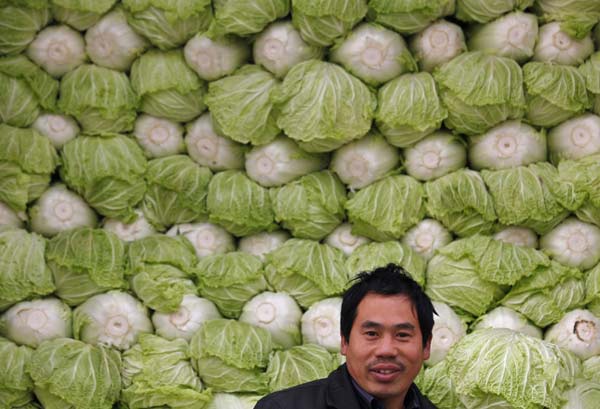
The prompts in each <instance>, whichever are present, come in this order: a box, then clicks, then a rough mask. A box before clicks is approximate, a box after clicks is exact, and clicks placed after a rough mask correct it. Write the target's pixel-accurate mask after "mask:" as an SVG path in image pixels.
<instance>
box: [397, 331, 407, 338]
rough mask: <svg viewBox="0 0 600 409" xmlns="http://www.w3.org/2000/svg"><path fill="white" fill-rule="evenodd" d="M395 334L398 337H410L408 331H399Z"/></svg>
mask: <svg viewBox="0 0 600 409" xmlns="http://www.w3.org/2000/svg"><path fill="white" fill-rule="evenodd" d="M396 336H397V337H398V338H408V337H410V334H409V333H408V332H399V333H397V334H396Z"/></svg>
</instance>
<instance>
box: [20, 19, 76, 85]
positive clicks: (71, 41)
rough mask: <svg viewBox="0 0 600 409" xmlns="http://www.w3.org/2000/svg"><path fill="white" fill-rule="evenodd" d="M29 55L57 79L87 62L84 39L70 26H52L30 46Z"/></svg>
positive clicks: (44, 30) (43, 31)
mask: <svg viewBox="0 0 600 409" xmlns="http://www.w3.org/2000/svg"><path fill="white" fill-rule="evenodd" d="M27 55H28V56H29V58H31V60H33V61H34V62H35V63H36V64H37V65H39V66H41V67H42V68H43V69H44V70H46V71H47V72H48V74H50V75H52V76H53V77H55V78H59V77H62V76H63V75H64V74H66V73H67V72H69V71H71V70H73V69H74V68H76V67H78V66H79V65H81V64H83V62H84V61H85V44H84V41H83V37H82V36H81V34H79V33H78V32H77V31H75V30H73V29H72V28H70V27H68V26H64V25H61V26H50V27H46V28H45V29H43V30H42V31H40V32H39V33H38V35H37V37H36V38H35V40H33V41H32V42H31V44H29V48H28V49H27Z"/></svg>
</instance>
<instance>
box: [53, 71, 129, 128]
mask: <svg viewBox="0 0 600 409" xmlns="http://www.w3.org/2000/svg"><path fill="white" fill-rule="evenodd" d="M137 107H138V98H137V97H136V95H135V93H134V92H133V89H132V83H130V82H129V78H128V77H127V76H126V75H125V73H122V72H119V71H114V70H111V69H109V68H104V67H99V66H97V65H92V64H83V65H80V66H79V67H77V68H76V69H74V70H73V71H70V72H68V73H67V74H66V75H65V76H64V77H63V78H62V81H61V83H60V98H59V100H58V108H59V109H60V110H61V111H62V112H64V113H66V114H69V115H72V116H73V117H75V119H77V121H78V122H79V124H80V125H81V128H82V129H83V131H84V132H85V133H88V134H94V135H96V134H99V135H106V134H110V133H114V132H127V131H130V130H132V129H133V123H134V121H135V117H136V113H135V111H136V108H137Z"/></svg>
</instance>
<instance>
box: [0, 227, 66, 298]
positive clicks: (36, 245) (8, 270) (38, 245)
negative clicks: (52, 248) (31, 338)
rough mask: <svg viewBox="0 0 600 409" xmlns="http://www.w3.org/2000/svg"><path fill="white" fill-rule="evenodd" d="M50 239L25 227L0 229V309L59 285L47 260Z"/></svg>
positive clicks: (50, 290) (39, 294)
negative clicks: (47, 247) (55, 281)
mask: <svg viewBox="0 0 600 409" xmlns="http://www.w3.org/2000/svg"><path fill="white" fill-rule="evenodd" d="M45 250H46V241H45V240H44V239H43V238H42V237H41V236H38V235H37V234H35V233H28V232H27V231H26V230H23V229H15V228H2V229H0V271H2V280H1V281H0V310H5V309H6V308H8V307H10V306H11V305H13V304H16V303H18V302H19V301H23V300H25V299H27V298H30V297H35V296H41V295H46V294H50V293H52V292H53V291H54V290H55V289H56V287H55V285H54V282H53V280H52V273H51V271H50V269H49V268H48V266H47V265H46V261H45V259H44V253H45Z"/></svg>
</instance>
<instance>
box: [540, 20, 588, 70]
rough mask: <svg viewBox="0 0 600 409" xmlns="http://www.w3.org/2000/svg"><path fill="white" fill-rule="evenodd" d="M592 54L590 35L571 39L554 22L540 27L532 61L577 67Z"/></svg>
mask: <svg viewBox="0 0 600 409" xmlns="http://www.w3.org/2000/svg"><path fill="white" fill-rule="evenodd" d="M593 52H594V42H593V41H592V36H591V35H589V34H588V35H586V36H585V37H582V38H580V39H577V38H573V37H571V36H570V35H569V34H567V33H566V32H564V31H562V29H561V24H560V23H558V22H554V23H548V24H544V25H543V26H541V27H540V38H539V40H538V42H537V45H536V46H535V53H534V55H533V60H534V61H544V62H553V63H556V64H561V65H574V66H578V65H580V64H581V63H583V62H584V61H585V60H587V59H588V57H589V56H590V55H592V53H593Z"/></svg>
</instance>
